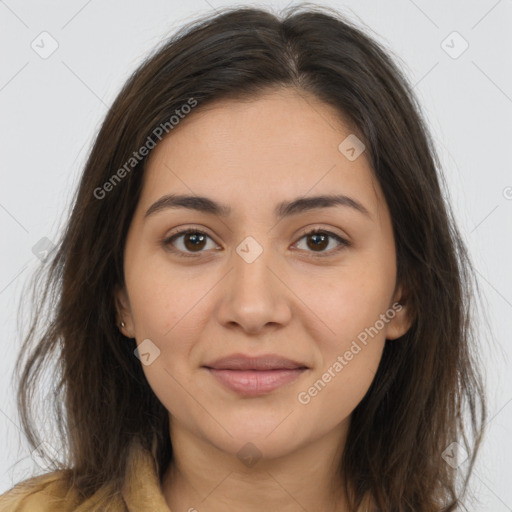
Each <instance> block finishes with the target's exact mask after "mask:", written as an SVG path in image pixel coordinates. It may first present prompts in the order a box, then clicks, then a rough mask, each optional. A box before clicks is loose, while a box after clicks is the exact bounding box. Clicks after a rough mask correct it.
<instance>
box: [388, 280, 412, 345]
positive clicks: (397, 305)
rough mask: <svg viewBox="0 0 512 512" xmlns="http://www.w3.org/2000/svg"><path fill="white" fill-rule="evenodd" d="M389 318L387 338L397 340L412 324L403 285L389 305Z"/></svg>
mask: <svg viewBox="0 0 512 512" xmlns="http://www.w3.org/2000/svg"><path fill="white" fill-rule="evenodd" d="M387 316H388V318H390V320H389V323H388V327H387V331H386V339H389V340H395V339H397V338H400V337H401V336H403V335H404V334H405V333H406V332H407V331H408V330H409V328H410V327H411V325H412V315H411V311H410V309H409V306H408V301H407V297H406V296H405V295H404V294H403V293H402V287H399V289H398V290H397V292H396V293H395V296H394V297H393V301H392V302H391V305H390V307H389V310H388V313H387Z"/></svg>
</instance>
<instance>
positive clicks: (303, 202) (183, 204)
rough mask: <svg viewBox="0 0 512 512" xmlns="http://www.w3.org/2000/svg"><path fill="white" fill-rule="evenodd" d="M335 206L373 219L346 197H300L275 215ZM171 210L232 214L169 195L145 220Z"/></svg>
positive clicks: (201, 200) (200, 200)
mask: <svg viewBox="0 0 512 512" xmlns="http://www.w3.org/2000/svg"><path fill="white" fill-rule="evenodd" d="M333 206H344V207H348V208H352V209H354V210H356V211H358V212H360V213H362V214H364V215H366V216H367V217H369V218H370V219H371V215H370V212H369V211H368V210H367V209H366V208H365V207H364V206H363V205H362V204H361V203H360V202H359V201H356V200H355V199H353V198H351V197H348V196H345V195H321V196H314V197H299V198H297V199H294V200H292V201H283V202H281V203H279V204H278V205H277V206H276V208H275V210H274V215H275V217H276V218H278V219H282V218H284V217H290V216H292V215H297V214H299V213H303V212H307V211H310V210H316V209H319V208H331V207H333ZM169 208H187V209H189V210H195V211H198V212H202V213H208V214H211V215H217V216H220V217H228V216H229V215H230V214H231V207H229V206H228V205H226V204H222V203H218V202H216V201H214V200H213V199H210V198H208V197H204V196H188V195H181V194H168V195H165V196H162V197H161V198H160V199H158V200H157V201H156V202H154V203H153V204H152V205H151V206H150V207H149V208H148V210H147V211H146V213H145V214H144V218H147V217H149V216H150V215H153V214H155V213H157V212H160V211H163V210H166V209H169Z"/></svg>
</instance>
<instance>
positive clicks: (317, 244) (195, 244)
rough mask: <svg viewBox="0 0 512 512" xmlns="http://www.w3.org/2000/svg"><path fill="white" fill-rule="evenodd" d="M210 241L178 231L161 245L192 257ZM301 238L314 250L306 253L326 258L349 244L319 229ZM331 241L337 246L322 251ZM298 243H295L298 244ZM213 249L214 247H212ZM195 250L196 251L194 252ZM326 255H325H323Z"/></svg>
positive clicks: (199, 233)
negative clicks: (176, 243) (178, 242)
mask: <svg viewBox="0 0 512 512" xmlns="http://www.w3.org/2000/svg"><path fill="white" fill-rule="evenodd" d="M182 237H183V238H184V240H181V243H182V247H183V248H177V247H176V246H175V245H174V244H175V242H176V241H178V240H179V239H180V238H182ZM208 238H209V239H210V240H212V239H211V237H210V236H209V235H208V234H207V233H205V232H204V231H200V230H198V229H186V230H183V231H180V232H178V233H175V234H174V235H172V236H170V237H169V238H166V239H165V240H164V241H163V242H162V244H163V245H164V246H165V247H166V248H167V249H168V250H170V251H171V252H174V253H176V254H178V255H179V256H184V257H191V256H192V257H194V256H199V255H200V253H202V252H203V251H202V249H204V248H205V244H206V240H207V239H208ZM303 238H305V239H307V241H306V244H307V247H309V248H310V249H311V248H313V249H314V250H312V251H308V252H313V253H315V252H319V254H313V256H328V255H330V254H331V253H333V252H337V251H339V250H341V249H343V248H344V247H348V246H349V245H350V244H349V242H347V241H346V240H344V239H343V238H341V237H340V236H338V235H336V234H335V233H332V232H331V231H326V230H320V229H314V230H311V231H308V232H307V233H304V234H303V235H302V236H301V237H300V238H299V241H300V240H302V239H303ZM330 239H333V240H335V241H336V242H337V243H338V245H337V246H336V247H334V249H330V250H329V251H325V250H324V249H325V248H326V247H327V246H328V245H329V240H330ZM212 242H213V240H212ZM298 243H299V242H296V244H298ZM214 246H215V244H214ZM214 248H215V247H214ZM196 249H197V250H196ZM316 249H320V251H317V250H316ZM325 253H327V254H325Z"/></svg>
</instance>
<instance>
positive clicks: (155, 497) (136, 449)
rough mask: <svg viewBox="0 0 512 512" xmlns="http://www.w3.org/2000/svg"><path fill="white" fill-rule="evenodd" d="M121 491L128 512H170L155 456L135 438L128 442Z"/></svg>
mask: <svg viewBox="0 0 512 512" xmlns="http://www.w3.org/2000/svg"><path fill="white" fill-rule="evenodd" d="M121 493H122V495H123V498H124V501H125V503H126V506H127V509H128V511H129V512H172V511H171V510H170V509H169V507H168V506H167V503H166V501H165V498H164V495H163V492H162V487H161V484H160V479H159V478H158V472H157V463H156V460H155V457H154V456H153V453H152V452H151V451H149V450H147V449H146V448H144V447H143V446H142V445H141V443H140V441H139V440H138V439H137V438H134V439H133V440H132V442H131V444H130V449H129V456H128V461H127V466H126V473H125V479H124V483H123V488H122V491H121Z"/></svg>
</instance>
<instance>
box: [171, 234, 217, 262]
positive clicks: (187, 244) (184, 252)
mask: <svg viewBox="0 0 512 512" xmlns="http://www.w3.org/2000/svg"><path fill="white" fill-rule="evenodd" d="M182 237H183V240H182V241H181V248H177V247H176V245H175V242H176V241H177V240H179V239H180V238H182ZM208 238H209V239H210V240H211V237H210V236H209V235H208V234H207V233H205V232H204V231H201V230H199V229H191V228H188V229H184V230H182V231H178V232H177V233H174V234H173V235H171V236H170V237H167V238H166V239H165V240H163V241H162V245H163V246H164V247H165V248H166V249H167V250H169V251H171V252H173V253H175V254H177V255H178V256H183V257H185V258H189V257H196V256H199V255H200V254H201V253H202V252H203V251H202V249H204V246H205V243H206V239H208ZM196 249H197V250H196Z"/></svg>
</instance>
